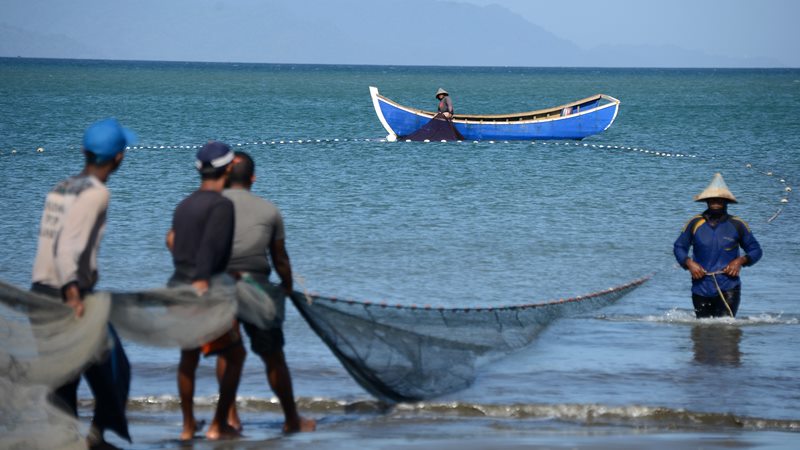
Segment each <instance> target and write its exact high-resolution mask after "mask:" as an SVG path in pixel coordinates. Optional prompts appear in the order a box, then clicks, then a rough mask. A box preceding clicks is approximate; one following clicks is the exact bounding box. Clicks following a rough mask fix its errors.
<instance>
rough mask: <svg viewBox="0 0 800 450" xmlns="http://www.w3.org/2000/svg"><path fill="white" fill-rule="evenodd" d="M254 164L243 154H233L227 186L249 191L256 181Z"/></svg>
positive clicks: (248, 156) (251, 159)
mask: <svg viewBox="0 0 800 450" xmlns="http://www.w3.org/2000/svg"><path fill="white" fill-rule="evenodd" d="M255 172H256V163H255V162H254V161H253V158H251V157H250V155H248V154H247V153H245V152H235V153H234V156H233V163H232V167H231V173H230V174H229V175H228V186H241V187H244V188H247V189H250V186H252V185H253V182H254V181H255V180H256V177H255Z"/></svg>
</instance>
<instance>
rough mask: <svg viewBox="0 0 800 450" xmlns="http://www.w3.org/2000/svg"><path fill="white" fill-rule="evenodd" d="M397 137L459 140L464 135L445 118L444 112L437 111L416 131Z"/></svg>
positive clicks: (416, 139)
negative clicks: (437, 112)
mask: <svg viewBox="0 0 800 450" xmlns="http://www.w3.org/2000/svg"><path fill="white" fill-rule="evenodd" d="M397 139H400V140H410V141H460V140H463V139H464V136H462V135H461V133H459V132H458V130H456V127H454V126H453V121H451V120H450V119H448V118H446V117H445V116H444V114H442V113H439V114H436V115H435V116H433V119H431V120H430V121H428V123H426V124H425V125H423V126H422V127H420V128H419V129H418V130H417V131H415V132H413V133H411V134H408V135H405V136H397Z"/></svg>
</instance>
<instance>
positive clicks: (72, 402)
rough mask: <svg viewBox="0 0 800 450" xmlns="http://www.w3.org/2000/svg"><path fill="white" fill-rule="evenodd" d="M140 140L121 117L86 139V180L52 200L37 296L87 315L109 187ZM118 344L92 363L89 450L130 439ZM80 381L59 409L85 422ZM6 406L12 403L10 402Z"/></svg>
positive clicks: (113, 337)
mask: <svg viewBox="0 0 800 450" xmlns="http://www.w3.org/2000/svg"><path fill="white" fill-rule="evenodd" d="M135 139H136V137H135V136H134V134H133V133H132V132H131V131H130V130H128V129H126V128H123V127H122V126H120V124H119V123H118V122H117V121H116V119H105V120H101V121H99V122H96V123H94V124H92V125H91V126H89V128H87V129H86V132H85V133H84V135H83V154H84V156H85V158H86V163H85V165H84V167H83V170H82V171H81V173H80V174H78V175H76V176H73V177H70V178H67V179H66V180H64V181H61V182H60V183H58V184H57V185H56V186H55V187H54V188H53V190H51V191H50V192H49V193H48V194H47V199H46V201H45V206H44V212H43V214H42V222H41V226H40V229H39V245H38V248H37V251H36V260H35V261H34V264H33V277H32V281H33V285H32V286H31V290H32V291H33V292H37V293H39V294H43V295H45V296H49V297H53V298H57V299H60V300H61V301H63V302H64V303H65V304H67V305H69V306H70V307H72V308H73V309H74V310H75V315H76V316H78V317H82V316H83V312H84V305H83V300H84V297H85V296H86V295H87V294H90V293H91V292H92V290H93V289H94V286H95V284H96V283H97V280H98V272H97V253H98V250H99V248H100V241H102V239H103V233H104V232H105V227H106V211H107V210H108V202H109V198H110V194H109V191H108V188H107V187H106V185H105V183H106V182H107V181H108V179H109V177H110V176H111V174H112V173H114V172H116V170H117V169H118V168H119V166H120V164H122V159H123V157H124V155H125V148H126V147H127V146H129V145H131V144H133V143H134V141H135ZM108 334H109V338H110V341H111V342H112V346H111V349H110V350H109V352H108V353H107V354H106V355H104V356H103V357H102V359H101V360H100V361H97V362H94V363H92V364H91V365H89V366H88V367H87V368H86V369H85V370H84V371H83V376H84V377H85V378H86V381H88V382H89V386H90V387H91V390H92V393H93V394H94V417H93V418H92V425H91V427H90V429H89V435H88V437H87V438H86V441H87V444H88V446H89V448H115V447H113V446H111V444H108V443H107V442H105V440H104V438H103V433H104V431H105V430H106V429H110V430H112V431H114V432H116V433H117V434H119V435H120V436H122V437H123V438H125V439H127V440H128V441H130V436H129V434H128V421H127V419H126V417H125V405H126V402H127V399H128V389H129V387H130V366H129V364H128V359H127V357H126V355H125V351H124V350H123V348H122V343H121V342H120V340H119V337H117V334H116V332H115V331H114V328H113V327H112V326H111V325H110V324H109V325H108ZM79 383H80V376H78V377H76V378H75V379H74V380H72V381H70V382H67V383H66V384H65V385H63V386H61V387H59V388H57V389H56V391H55V392H54V395H53V400H54V402H55V404H56V405H57V406H59V407H61V408H63V409H65V410H66V411H67V412H68V413H70V414H72V415H73V416H75V417H77V416H78V398H77V394H78V384H79ZM2 401H5V400H2Z"/></svg>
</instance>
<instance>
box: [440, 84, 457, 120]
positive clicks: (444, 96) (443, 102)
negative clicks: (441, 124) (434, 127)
mask: <svg viewBox="0 0 800 450" xmlns="http://www.w3.org/2000/svg"><path fill="white" fill-rule="evenodd" d="M436 99H437V100H439V106H438V109H437V111H438V112H439V113H440V114H442V115H444V117H445V118H446V119H452V118H453V101H452V100H450V94H448V93H447V91H445V90H444V89H442V88H439V90H438V91H436Z"/></svg>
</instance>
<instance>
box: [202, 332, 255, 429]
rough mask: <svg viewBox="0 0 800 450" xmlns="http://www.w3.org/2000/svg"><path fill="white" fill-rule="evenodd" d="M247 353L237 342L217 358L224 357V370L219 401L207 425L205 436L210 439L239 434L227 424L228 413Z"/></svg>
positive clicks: (234, 400)
mask: <svg viewBox="0 0 800 450" xmlns="http://www.w3.org/2000/svg"><path fill="white" fill-rule="evenodd" d="M246 355H247V354H246V353H245V351H244V346H242V343H241V342H239V343H238V344H237V345H235V346H234V347H232V348H230V349H228V350H226V351H225V352H223V353H221V354H220V355H219V356H218V357H217V358H220V359H223V358H224V359H225V361H224V362H223V363H222V364H223V365H224V371H223V374H222V380H221V382H220V385H219V401H218V402H217V411H216V413H215V414H214V420H213V421H212V422H211V425H210V426H209V427H208V431H207V432H206V437H207V438H208V439H211V440H217V439H233V438H237V437H239V436H241V433H239V431H238V430H236V429H235V428H233V427H231V426H230V425H228V414H229V413H230V409H231V407H232V406H233V404H234V403H235V402H236V390H237V389H238V388H239V379H240V378H241V375H242V367H243V366H244V358H245V356H246Z"/></svg>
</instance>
